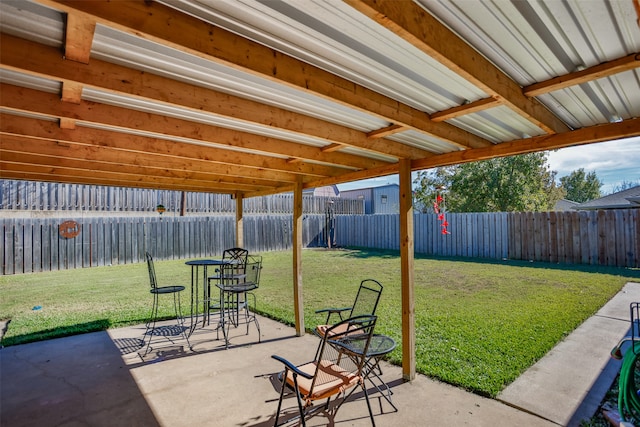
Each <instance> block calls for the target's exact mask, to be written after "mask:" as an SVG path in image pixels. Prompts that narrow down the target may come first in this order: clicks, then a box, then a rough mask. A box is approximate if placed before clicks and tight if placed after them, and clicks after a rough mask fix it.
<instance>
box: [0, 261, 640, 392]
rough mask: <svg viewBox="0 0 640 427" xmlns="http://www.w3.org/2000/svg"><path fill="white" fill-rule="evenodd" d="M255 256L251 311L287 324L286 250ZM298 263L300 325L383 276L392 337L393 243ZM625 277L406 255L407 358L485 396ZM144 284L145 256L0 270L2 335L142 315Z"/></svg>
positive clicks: (177, 275) (381, 328)
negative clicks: (411, 290) (410, 344)
mask: <svg viewBox="0 0 640 427" xmlns="http://www.w3.org/2000/svg"><path fill="white" fill-rule="evenodd" d="M262 255H263V257H264V263H263V264H264V268H263V273H262V280H261V286H260V290H259V293H258V310H259V311H260V312H262V313H263V314H265V315H268V316H270V317H272V318H275V319H279V320H281V321H283V322H285V323H288V324H292V322H293V318H294V315H293V289H292V283H293V280H292V272H291V263H292V261H291V259H292V255H291V252H269V253H264V254H262ZM156 273H157V275H158V278H159V281H160V284H161V285H167V284H173V283H182V284H187V283H188V281H189V280H190V268H189V267H187V266H186V265H185V264H184V260H178V261H157V262H156ZM303 274H304V275H303V297H304V311H305V324H306V327H307V329H310V328H313V327H314V326H315V325H316V324H318V323H321V322H323V318H322V317H320V316H318V315H316V314H315V313H314V311H315V310H317V309H319V308H323V307H330V306H344V305H349V304H350V303H351V302H352V301H353V298H354V297H355V292H356V290H357V286H358V284H359V283H360V280H362V279H365V278H374V279H377V280H378V281H380V282H381V283H382V284H383V285H384V291H383V293H382V299H381V302H380V305H379V308H378V312H377V314H378V316H379V319H378V326H377V327H376V331H377V332H379V333H384V334H388V335H391V336H393V337H394V338H395V339H396V340H397V341H398V343H399V344H400V339H401V306H400V304H401V302H400V301H401V300H400V258H399V255H398V253H397V252H379V251H370V250H331V251H329V250H305V251H304V252H303ZM628 281H636V282H640V271H638V270H629V269H615V268H595V267H584V266H581V267H579V266H559V265H550V264H542V263H526V262H513V261H503V262H490V261H484V260H477V259H473V260H471V259H464V260H463V259H427V258H417V259H416V261H415V284H416V289H415V295H416V306H415V313H416V350H417V355H416V360H417V369H418V371H419V372H421V373H423V374H426V375H429V376H432V377H435V378H438V379H440V380H442V381H445V382H448V383H451V384H455V385H457V386H460V387H464V388H466V389H468V390H472V391H475V392H477V393H480V394H483V395H488V396H495V395H496V394H497V393H498V392H499V391H500V390H502V388H503V387H504V386H505V385H507V384H508V383H510V382H511V381H513V380H514V379H515V378H516V377H518V375H520V373H522V372H523V371H524V370H525V369H527V368H528V367H529V366H531V365H532V364H533V363H534V362H535V361H536V360H537V359H539V358H540V357H542V356H543V355H544V354H545V353H546V352H548V351H549V350H550V349H551V348H552V347H553V346H554V345H555V344H556V343H557V342H558V341H559V340H561V339H562V338H563V337H564V336H565V335H567V334H568V333H570V332H571V331H572V330H573V329H575V328H576V326H578V325H579V324H580V323H581V322H582V321H584V320H585V319H587V318H588V317H589V316H591V315H592V314H593V313H595V312H596V311H597V310H598V309H599V308H600V307H601V306H602V305H604V304H605V303H606V302H607V301H608V300H609V299H610V298H611V297H612V296H613V295H614V294H615V293H616V292H618V291H619V290H620V289H621V287H622V286H623V285H624V284H625V283H626V282H628ZM148 283H149V280H148V276H147V269H146V265H145V264H133V265H125V266H113V267H100V268H92V269H80V270H68V271H57V272H47V273H36V274H26V275H14V276H3V277H0V318H5V319H7V318H10V319H11V324H10V327H9V330H8V333H7V335H6V336H5V338H4V341H3V345H13V344H19V343H23V342H28V341H33V340H39V339H43V338H48V337H55V336H61V335H68V334H74V333H79V332H85V331H93V330H100V329H105V328H109V327H117V326H122V325H126V324H132V323H140V322H143V321H144V320H145V318H146V316H147V315H148V313H149V308H150V305H151V296H150V295H149V293H148V286H149V285H148ZM36 306H41V307H42V308H41V309H39V310H33V308H34V307H36ZM391 361H392V362H395V363H400V361H401V346H400V345H399V346H398V348H397V349H396V350H395V351H394V352H393V353H392V354H391Z"/></svg>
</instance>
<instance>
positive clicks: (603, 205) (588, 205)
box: [574, 185, 640, 210]
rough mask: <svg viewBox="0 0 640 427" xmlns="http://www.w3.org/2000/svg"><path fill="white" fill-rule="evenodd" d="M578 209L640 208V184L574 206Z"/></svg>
mask: <svg viewBox="0 0 640 427" xmlns="http://www.w3.org/2000/svg"><path fill="white" fill-rule="evenodd" d="M574 209H577V210H595V209H640V185H639V186H636V187H632V188H628V189H626V190H623V191H619V192H617V193H613V194H609V195H608V196H604V197H601V198H599V199H595V200H590V201H588V202H585V203H581V204H579V205H577V206H575V207H574Z"/></svg>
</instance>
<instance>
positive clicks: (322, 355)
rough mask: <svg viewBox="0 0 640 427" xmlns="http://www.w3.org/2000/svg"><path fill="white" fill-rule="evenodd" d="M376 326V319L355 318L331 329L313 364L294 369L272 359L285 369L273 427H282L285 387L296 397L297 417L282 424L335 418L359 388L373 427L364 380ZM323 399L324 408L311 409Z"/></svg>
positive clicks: (285, 363) (275, 357) (277, 358)
mask: <svg viewBox="0 0 640 427" xmlns="http://www.w3.org/2000/svg"><path fill="white" fill-rule="evenodd" d="M375 324H376V316H371V315H367V316H357V317H353V318H350V319H346V320H343V321H342V322H339V323H337V324H336V325H334V326H332V327H330V328H329V329H328V330H327V333H326V334H325V335H324V337H323V338H322V343H321V345H320V351H319V352H318V353H317V355H316V357H315V358H314V360H312V361H311V362H308V363H305V364H303V365H298V366H296V365H294V364H293V363H291V362H289V361H288V360H286V359H284V358H282V357H280V356H277V355H273V356H271V357H273V358H274V359H276V360H278V361H280V362H282V363H283V364H284V366H285V370H284V373H283V377H282V379H283V381H282V389H281V390H280V400H279V401H278V409H277V412H276V419H275V424H274V426H279V425H281V424H278V422H279V420H280V410H281V409H282V400H283V397H284V394H285V389H286V388H287V387H290V388H291V389H292V390H293V391H294V393H295V395H296V399H297V406H298V414H297V415H296V416H294V417H292V418H289V419H287V420H286V421H285V422H284V423H283V424H286V423H288V422H290V421H292V420H293V419H297V418H298V417H299V418H300V420H301V422H302V425H303V426H306V422H305V419H306V418H308V417H310V416H312V415H314V414H316V413H317V412H318V411H327V412H328V414H329V415H331V416H333V417H335V414H336V412H337V411H338V409H339V408H340V407H341V406H342V404H344V403H345V402H346V401H347V400H348V399H349V397H350V396H351V394H352V393H353V392H354V391H355V390H356V389H357V386H360V388H361V389H362V391H363V393H364V396H365V399H366V401H367V407H368V409H369V416H370V417H371V424H372V425H373V426H375V421H374V419H373V412H372V411H371V403H370V402H369V395H368V393H367V388H366V387H365V383H364V376H363V367H364V366H365V362H366V358H367V351H368V349H369V343H370V342H371V337H372V335H373V329H374V327H375ZM340 395H343V396H344V399H343V400H342V401H341V402H340V403H339V404H337V405H336V406H335V407H334V408H332V409H330V408H329V403H330V401H331V398H332V397H334V396H335V397H336V400H337V398H338V397H339V396H340ZM322 399H327V401H326V403H325V404H324V405H322V406H317V407H313V402H314V401H315V400H322Z"/></svg>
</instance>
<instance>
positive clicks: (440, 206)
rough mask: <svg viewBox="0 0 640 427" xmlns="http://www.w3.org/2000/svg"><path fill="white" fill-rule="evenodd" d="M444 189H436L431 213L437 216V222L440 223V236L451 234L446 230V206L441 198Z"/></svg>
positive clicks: (447, 223)
mask: <svg viewBox="0 0 640 427" xmlns="http://www.w3.org/2000/svg"><path fill="white" fill-rule="evenodd" d="M444 189H445V188H444V187H438V188H437V189H436V190H437V192H436V201H435V202H433V211H434V212H435V213H437V214H438V221H440V227H441V228H442V231H441V232H442V234H451V233H449V231H448V230H447V227H448V226H449V221H447V219H446V217H445V212H446V205H445V200H444V196H443V194H444V193H443V192H444Z"/></svg>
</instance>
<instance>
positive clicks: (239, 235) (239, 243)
mask: <svg viewBox="0 0 640 427" xmlns="http://www.w3.org/2000/svg"><path fill="white" fill-rule="evenodd" d="M243 200H244V195H243V194H242V193H236V248H244V222H243V221H244V219H243V215H244V208H243V206H242V205H243V204H242V201H243Z"/></svg>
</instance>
